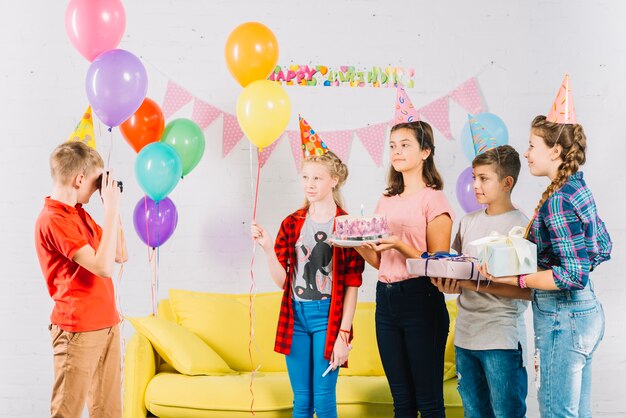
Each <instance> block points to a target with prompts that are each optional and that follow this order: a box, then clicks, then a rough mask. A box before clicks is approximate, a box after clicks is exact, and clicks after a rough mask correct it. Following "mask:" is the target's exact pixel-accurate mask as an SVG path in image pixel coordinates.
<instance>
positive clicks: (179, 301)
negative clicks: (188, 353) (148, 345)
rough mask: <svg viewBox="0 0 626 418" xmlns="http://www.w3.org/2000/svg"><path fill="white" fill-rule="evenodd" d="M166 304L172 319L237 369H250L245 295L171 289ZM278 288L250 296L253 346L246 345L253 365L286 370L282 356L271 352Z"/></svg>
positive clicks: (247, 298)
mask: <svg viewBox="0 0 626 418" xmlns="http://www.w3.org/2000/svg"><path fill="white" fill-rule="evenodd" d="M169 295H170V305H171V308H172V311H173V312H174V314H175V317H176V321H177V323H179V324H180V325H182V326H183V327H185V328H186V329H188V330H190V331H191V332H193V333H194V334H196V335H197V336H199V337H200V338H201V339H202V340H203V341H204V342H206V343H207V344H208V345H210V346H211V347H212V348H213V349H214V350H215V352H217V353H218V354H219V355H220V356H221V357H222V358H223V359H224V360H225V361H226V363H227V364H228V365H229V366H230V367H231V368H232V369H233V370H237V371H250V370H251V369H252V367H251V364H250V353H249V351H248V343H249V341H250V312H249V306H250V300H249V295H225V294H220V293H203V292H194V291H188V290H176V289H171V290H170V291H169ZM281 298H282V293H281V292H272V293H260V294H258V295H256V296H255V298H254V305H253V306H254V314H255V317H256V320H255V326H254V336H255V338H254V339H255V343H256V346H255V345H253V346H252V347H250V349H251V352H252V359H253V364H254V366H253V367H254V368H256V367H257V366H258V365H259V364H260V365H261V370H262V371H266V372H282V371H286V370H287V369H286V365H285V357H284V356H283V355H282V354H278V353H276V352H274V339H275V336H276V324H277V323H278V312H279V309H280V302H281Z"/></svg>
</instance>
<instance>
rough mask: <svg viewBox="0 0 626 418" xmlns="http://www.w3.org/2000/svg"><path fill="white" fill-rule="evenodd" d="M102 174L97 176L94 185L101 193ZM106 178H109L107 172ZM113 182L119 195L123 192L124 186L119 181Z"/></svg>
mask: <svg viewBox="0 0 626 418" xmlns="http://www.w3.org/2000/svg"><path fill="white" fill-rule="evenodd" d="M103 174H104V173H102V174H100V176H98V180H96V184H97V185H98V190H100V191H101V192H102V176H103ZM106 175H107V177H109V172H108V171H107V172H106ZM113 181H114V182H115V185H116V186H117V187H119V188H120V193H121V192H123V191H124V184H123V183H122V181H121V180H117V181H116V180H113Z"/></svg>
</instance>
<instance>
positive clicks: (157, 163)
mask: <svg viewBox="0 0 626 418" xmlns="http://www.w3.org/2000/svg"><path fill="white" fill-rule="evenodd" d="M182 173H183V168H182V162H181V161H180V156H179V155H178V153H177V152H176V150H175V149H174V148H172V147H171V146H170V145H168V144H164V143H162V142H153V143H152V144H148V145H146V146H145V147H143V148H142V149H141V151H139V154H137V158H136V159H135V177H137V182H138V183H139V186H140V187H141V189H142V190H143V191H144V193H145V194H147V195H148V196H149V197H150V199H152V200H155V201H157V202H158V201H160V200H162V199H163V198H164V197H165V196H167V195H168V194H170V192H171V191H172V190H174V187H176V185H177V184H178V181H179V180H180V176H181V175H182Z"/></svg>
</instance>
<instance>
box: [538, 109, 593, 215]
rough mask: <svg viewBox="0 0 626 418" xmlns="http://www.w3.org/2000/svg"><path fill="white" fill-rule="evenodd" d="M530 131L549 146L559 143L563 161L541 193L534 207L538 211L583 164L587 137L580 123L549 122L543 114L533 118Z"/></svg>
mask: <svg viewBox="0 0 626 418" xmlns="http://www.w3.org/2000/svg"><path fill="white" fill-rule="evenodd" d="M531 131H532V132H533V133H534V134H535V135H537V136H540V137H541V138H542V139H543V142H544V143H545V144H546V145H547V146H548V147H549V148H552V147H554V146H555V145H556V144H559V145H560V146H561V155H560V157H561V160H562V161H563V162H562V163H561V165H560V166H559V170H558V173H557V176H556V177H555V178H554V180H552V183H550V184H549V185H548V188H547V189H546V190H545V191H544V192H543V194H542V195H541V200H540V201H539V204H537V207H536V208H535V212H539V209H541V206H543V204H544V203H545V201H546V200H548V198H549V197H550V196H551V195H552V194H553V193H554V192H556V191H557V190H559V189H560V188H561V187H563V185H564V184H565V183H566V182H567V180H568V179H569V178H570V177H571V176H572V175H573V174H575V173H577V172H578V169H579V168H580V166H581V165H583V164H585V161H586V156H585V150H586V149H587V137H586V136H585V131H584V130H583V127H582V126H581V125H579V124H573V125H572V124H567V125H566V124H562V123H554V122H549V121H547V120H546V117H545V116H543V115H539V116H537V117H535V119H533V121H532V123H531Z"/></svg>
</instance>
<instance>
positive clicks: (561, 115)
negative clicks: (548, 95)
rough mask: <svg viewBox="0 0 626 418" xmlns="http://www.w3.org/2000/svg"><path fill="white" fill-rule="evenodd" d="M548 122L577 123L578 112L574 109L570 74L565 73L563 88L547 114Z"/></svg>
mask: <svg viewBox="0 0 626 418" xmlns="http://www.w3.org/2000/svg"><path fill="white" fill-rule="evenodd" d="M546 120H547V121H548V122H555V123H563V124H568V125H573V124H576V123H577V122H576V112H575V111H574V101H573V100H572V91H571V90H570V89H569V75H568V74H565V77H564V78H563V82H562V83H561V88H560V89H559V92H558V93H557V95H556V99H554V103H553V104H552V107H550V112H549V113H548V116H546Z"/></svg>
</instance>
